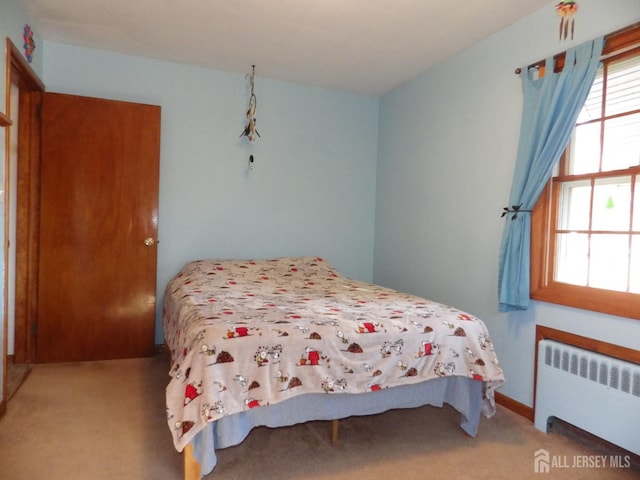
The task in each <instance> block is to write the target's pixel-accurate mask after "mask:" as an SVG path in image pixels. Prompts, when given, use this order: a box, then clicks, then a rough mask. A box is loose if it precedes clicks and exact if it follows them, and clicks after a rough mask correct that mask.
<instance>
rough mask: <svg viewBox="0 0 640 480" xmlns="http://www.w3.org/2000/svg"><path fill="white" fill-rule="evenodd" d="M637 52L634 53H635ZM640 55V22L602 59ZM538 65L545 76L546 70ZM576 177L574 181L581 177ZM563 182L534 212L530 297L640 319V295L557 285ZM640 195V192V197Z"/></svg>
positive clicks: (611, 40) (550, 187)
mask: <svg viewBox="0 0 640 480" xmlns="http://www.w3.org/2000/svg"><path fill="white" fill-rule="evenodd" d="M632 52H633V53H632ZM623 54H624V55H630V54H634V55H636V54H640V23H637V24H634V25H632V26H630V27H627V28H625V29H623V30H620V31H618V32H614V33H612V34H610V35H608V36H607V37H606V38H605V44H604V48H603V53H602V59H603V60H607V59H609V58H612V57H614V56H615V57H618V56H620V55H623ZM543 63H544V62H541V63H540V64H538V65H534V66H537V67H539V73H540V74H541V75H543V74H544V73H543V72H544V68H543ZM563 66H564V54H560V55H557V56H556V57H555V58H554V71H561V70H562V67H563ZM567 161H568V159H567V155H566V152H565V153H563V155H562V157H561V158H560V161H559V168H560V170H559V172H561V174H562V172H566V171H567V170H564V169H565V165H566V163H567ZM630 172H635V173H636V174H637V175H640V167H632V168H630V169H624V170H616V171H611V172H609V171H608V172H602V173H600V174H598V175H599V176H600V175H601V176H616V175H617V176H619V175H621V174H624V175H628V174H629V173H630ZM578 177H580V175H574V176H572V178H576V179H577V178H578ZM560 186H561V183H560V182H558V181H557V180H556V178H555V177H554V178H551V180H549V182H548V183H547V185H546V186H545V188H544V190H543V192H542V194H541V195H540V198H539V199H538V202H537V203H536V205H535V207H534V208H533V210H532V213H531V253H530V261H531V279H530V285H531V286H530V296H531V298H532V299H534V300H540V301H544V302H549V303H555V304H560V305H566V306H569V307H575V308H580V309H584V310H591V311H596V312H600V313H606V314H610V315H617V316H621V317H627V318H632V319H639V320H640V294H635V293H629V292H619V291H614V290H604V289H599V288H593V287H585V286H579V285H571V284H567V283H561V282H556V281H555V280H554V279H553V274H554V262H555V248H556V245H555V243H556V242H555V238H554V230H555V225H557V215H558V211H559V208H558V205H559V193H560ZM638 194H640V192H636V195H638Z"/></svg>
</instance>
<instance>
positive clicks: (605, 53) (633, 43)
mask: <svg viewBox="0 0 640 480" xmlns="http://www.w3.org/2000/svg"><path fill="white" fill-rule="evenodd" d="M634 29H638V30H639V32H640V22H637V23H633V24H631V25H629V26H627V27H624V28H621V29H620V30H616V31H615V32H612V33H609V34H608V35H605V37H604V42H605V44H604V48H603V51H602V57H603V58H606V57H607V56H608V55H610V54H611V53H612V52H611V51H607V47H608V45H607V41H608V40H609V39H610V38H612V37H615V36H616V35H620V34H622V33H625V32H627V31H632V30H634ZM637 37H638V38H635V39H634V40H635V41H634V40H632V41H631V42H630V43H629V44H628V45H615V46H614V50H615V53H616V54H617V53H621V52H624V51H627V50H631V49H632V48H635V47H639V46H640V33H639V34H638V35H637ZM566 53H567V52H566V50H565V51H564V52H560V53H557V54H556V55H554V56H553V58H554V59H556V60H557V59H558V58H564V56H565V55H566ZM544 63H545V60H538V61H537V62H534V63H532V64H531V65H528V66H527V70H529V69H530V68H538V67H539V66H540V65H542V64H544ZM514 73H515V74H516V75H520V73H522V68H520V67H518V68H516V69H515V71H514Z"/></svg>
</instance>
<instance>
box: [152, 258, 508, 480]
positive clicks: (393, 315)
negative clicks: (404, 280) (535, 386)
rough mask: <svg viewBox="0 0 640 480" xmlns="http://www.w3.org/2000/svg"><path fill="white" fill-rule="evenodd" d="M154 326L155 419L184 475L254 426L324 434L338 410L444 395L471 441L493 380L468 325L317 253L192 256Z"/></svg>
mask: <svg viewBox="0 0 640 480" xmlns="http://www.w3.org/2000/svg"><path fill="white" fill-rule="evenodd" d="M163 327H164V333H165V340H166V345H167V347H168V349H169V351H170V353H171V359H172V360H171V361H172V364H171V369H170V381H169V384H168V386H167V389H166V403H167V422H168V425H169V428H170V430H171V433H172V435H173V442H174V446H175V448H176V450H178V451H183V450H185V449H186V452H188V457H189V458H185V465H188V464H189V465H191V467H186V466H185V472H187V469H190V470H193V469H194V468H197V469H198V470H199V471H198V472H197V474H195V475H194V476H195V478H197V477H198V476H199V475H200V474H201V475H205V474H208V473H210V472H211V471H212V470H213V469H214V468H215V465H216V462H217V458H216V454H215V451H216V450H217V449H221V448H226V447H229V446H232V445H237V444H239V443H240V442H242V440H244V438H246V436H247V435H248V434H249V432H250V431H251V429H252V428H254V427H256V426H259V425H266V426H269V427H278V426H284V425H293V424H296V423H300V422H305V421H310V420H331V421H333V422H332V424H331V425H332V429H333V438H334V439H335V435H336V434H337V430H336V429H337V420H338V419H341V418H346V417H349V416H352V415H369V414H374V413H381V412H384V411H386V410H389V409H392V408H412V407H418V406H422V405H427V404H428V405H435V406H442V405H443V404H444V403H447V404H450V405H451V406H453V407H454V408H455V409H456V410H457V411H458V412H460V414H461V423H460V426H461V428H462V429H463V430H464V431H465V432H466V433H467V434H469V435H471V436H475V435H476V432H477V428H478V424H479V421H480V416H481V414H482V413H484V414H485V415H486V416H487V417H490V416H492V415H493V413H494V412H495V400H494V392H495V390H496V389H497V388H498V387H500V386H501V385H502V384H503V382H504V375H503V372H502V369H501V368H500V365H499V362H498V359H497V357H496V354H495V351H494V348H493V344H492V341H491V337H490V335H489V332H488V331H487V328H486V326H485V324H484V323H483V322H482V321H481V320H480V319H478V318H476V317H475V316H473V315H470V314H468V313H466V312H463V311H460V310H458V309H456V308H453V307H450V306H446V305H443V304H440V303H437V302H432V301H429V300H426V299H424V298H420V297H417V296H414V295H410V294H405V293H401V292H397V291H395V290H392V289H389V288H385V287H382V286H379V285H374V284H370V283H366V282H361V281H356V280H352V279H350V278H347V277H345V276H343V275H342V274H340V273H339V272H338V271H337V270H336V269H335V268H334V267H333V266H332V265H331V264H330V263H329V262H327V261H325V260H324V259H322V258H318V257H286V258H274V259H266V260H197V261H193V262H190V263H188V264H186V265H185V266H184V268H183V269H182V270H181V271H180V272H179V273H178V274H177V275H176V276H175V277H174V278H173V279H172V280H171V281H170V282H169V284H168V285H167V288H166V292H165V297H164V304H163ZM185 457H187V455H185ZM193 465H196V467H194V466H193ZM185 475H189V474H185Z"/></svg>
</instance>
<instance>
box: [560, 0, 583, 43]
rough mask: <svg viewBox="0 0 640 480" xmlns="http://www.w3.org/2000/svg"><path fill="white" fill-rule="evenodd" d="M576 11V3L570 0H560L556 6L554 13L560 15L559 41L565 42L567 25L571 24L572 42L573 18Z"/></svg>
mask: <svg viewBox="0 0 640 480" xmlns="http://www.w3.org/2000/svg"><path fill="white" fill-rule="evenodd" d="M577 11H578V2H573V1H571V0H561V1H560V3H558V4H557V5H556V12H558V15H560V40H566V39H567V36H568V35H569V24H571V40H573V30H574V28H575V19H574V18H573V17H574V16H575V14H576V12H577Z"/></svg>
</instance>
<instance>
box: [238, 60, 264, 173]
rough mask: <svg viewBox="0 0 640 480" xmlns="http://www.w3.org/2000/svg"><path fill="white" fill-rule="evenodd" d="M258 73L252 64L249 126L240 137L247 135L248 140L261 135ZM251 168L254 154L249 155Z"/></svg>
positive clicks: (248, 114)
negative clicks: (258, 113)
mask: <svg viewBox="0 0 640 480" xmlns="http://www.w3.org/2000/svg"><path fill="white" fill-rule="evenodd" d="M255 73H256V66H255V65H251V75H250V76H249V85H250V87H251V95H250V96H249V108H248V109H247V126H246V127H244V130H243V131H242V133H241V134H240V137H241V138H242V137H247V140H249V141H250V142H253V141H254V140H255V139H256V136H257V137H260V134H259V133H258V129H257V128H256V107H257V104H258V99H257V98H256V94H255V93H254V92H253V87H254V77H255ZM249 169H253V155H249Z"/></svg>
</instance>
